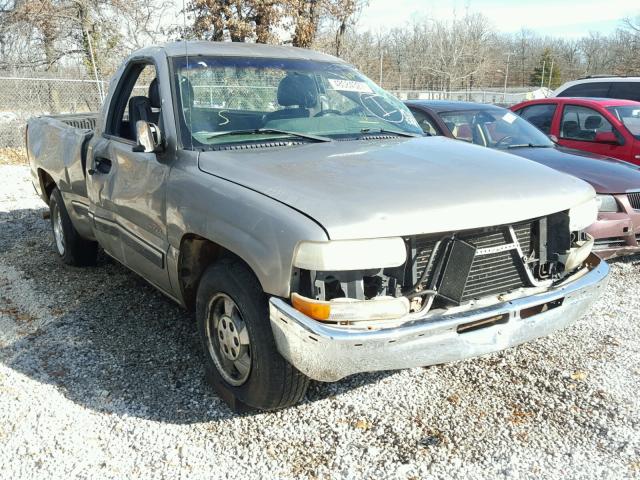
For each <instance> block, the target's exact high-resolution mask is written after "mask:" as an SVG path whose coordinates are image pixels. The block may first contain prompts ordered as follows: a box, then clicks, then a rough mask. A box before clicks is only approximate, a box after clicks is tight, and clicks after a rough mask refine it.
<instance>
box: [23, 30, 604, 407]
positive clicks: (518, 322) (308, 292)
mask: <svg viewBox="0 0 640 480" xmlns="http://www.w3.org/2000/svg"><path fill="white" fill-rule="evenodd" d="M27 147H28V154H29V159H30V163H31V169H32V175H33V182H34V185H35V187H36V190H37V191H38V193H39V195H40V196H41V197H42V199H43V200H44V201H45V202H47V204H48V205H49V207H50V211H51V212H50V213H51V223H52V229H53V236H54V239H55V249H56V250H57V253H58V255H59V256H60V258H61V259H62V260H63V261H64V262H65V263H67V264H70V265H76V266H80V265H90V264H92V263H94V262H95V259H96V252H97V248H98V245H100V246H101V247H102V248H103V249H104V251H105V252H106V253H107V254H108V255H110V256H111V257H113V258H114V259H116V260H118V261H119V262H121V263H122V264H123V265H125V266H127V267H128V268H130V269H131V270H133V271H134V272H136V273H138V274H139V275H141V276H142V277H144V278H145V279H146V280H147V281H149V282H150V283H151V284H153V285H154V286H155V287H157V288H158V289H159V290H161V291H162V292H164V293H165V294H166V295H168V296H169V297H171V298H172V299H173V300H175V301H176V302H178V303H180V304H181V305H183V306H185V307H187V308H189V309H193V310H195V312H196V318H197V322H198V328H199V332H200V335H201V338H202V344H203V348H204V351H205V352H206V355H205V358H206V372H207V377H208V379H209V380H210V382H211V383H212V384H213V386H214V387H215V388H216V390H217V391H218V392H219V394H220V395H221V396H222V397H223V398H224V399H225V400H226V401H227V402H228V403H229V404H230V405H231V406H233V407H235V408H243V407H244V406H249V407H253V408H260V409H275V408H281V407H286V406H289V405H292V404H295V403H297V402H299V401H300V400H301V399H302V398H303V396H304V394H305V390H306V388H307V385H308V383H309V379H315V380H319V381H329V382H330V381H336V380H339V379H341V378H343V377H345V376H347V375H351V374H354V373H358V372H367V371H375V370H388V369H401V368H409V367H415V366H426V365H433V364H439V363H443V362H451V361H455V360H460V359H464V358H467V357H472V356H476V355H482V354H486V353H489V352H494V351H497V350H500V349H504V348H506V347H510V346H513V345H517V344H520V343H522V342H526V341H528V340H531V339H534V338H537V337H540V336H543V335H547V334H549V333H551V332H553V331H555V330H558V329H560V328H563V327H566V326H567V325H569V324H571V323H572V322H574V321H575V320H576V319H578V318H579V317H580V316H581V315H582V314H583V313H584V312H585V311H586V310H587V308H588V307H589V306H590V305H591V303H592V302H593V301H594V300H595V299H596V298H597V297H598V294H599V293H600V291H601V290H602V289H603V287H604V285H605V283H606V277H607V273H608V267H607V265H606V263H605V262H603V261H601V260H600V259H599V258H598V257H596V256H595V255H593V254H592V253H591V248H592V245H593V239H592V238H590V237H589V236H588V235H586V234H585V233H584V229H585V228H586V227H588V226H589V225H590V224H591V223H593V222H594V220H595V219H596V210H597V209H596V203H595V198H594V197H595V193H594V191H593V189H592V188H591V187H590V186H589V185H587V184H586V183H584V182H582V181H581V180H578V179H576V178H573V177H570V176H568V175H565V174H562V173H559V172H556V171H553V170H551V169H549V168H547V167H545V166H542V165H539V164H536V163H533V162H529V161H517V162H516V161H513V160H512V159H511V157H510V156H509V155H508V154H506V153H501V152H497V151H493V150H489V149H485V148H481V147H478V146H474V145H468V144H465V143H463V142H456V141H453V140H449V139H446V138H442V137H425V136H423V134H422V131H421V129H420V128H419V126H418V125H417V123H416V121H415V119H414V118H413V117H412V115H411V114H410V113H409V111H408V110H407V108H406V107H405V106H404V105H403V104H402V103H401V102H399V101H398V100H396V99H395V98H394V97H392V96H391V95H390V94H388V93H386V92H385V91H384V90H382V89H380V88H379V87H378V86H376V85H375V84H374V83H373V82H371V81H370V80H369V79H367V78H366V77H364V76H363V75H362V74H360V73H359V72H358V71H357V70H355V69H354V68H353V67H352V66H350V65H348V64H346V63H344V62H343V61H341V60H339V59H337V58H334V57H331V56H328V55H323V54H319V53H314V52H311V51H308V50H301V49H295V48H288V47H276V46H267V45H251V44H237V43H206V42H204V43H198V42H189V43H184V42H178V43H174V44H167V45H164V46H158V47H149V48H145V49H143V50H140V51H138V52H136V53H134V54H133V55H132V56H131V57H130V58H129V59H128V60H127V61H126V62H125V63H124V65H123V66H122V67H121V68H120V69H119V71H118V72H117V74H116V75H115V77H114V79H113V80H112V82H111V85H110V89H109V94H108V96H107V98H106V101H105V104H104V106H103V107H102V110H101V112H100V113H99V114H97V115H96V114H78V115H66V116H48V117H41V118H36V119H32V120H31V121H29V123H28V128H27ZM158 314H159V315H161V314H162V312H158Z"/></svg>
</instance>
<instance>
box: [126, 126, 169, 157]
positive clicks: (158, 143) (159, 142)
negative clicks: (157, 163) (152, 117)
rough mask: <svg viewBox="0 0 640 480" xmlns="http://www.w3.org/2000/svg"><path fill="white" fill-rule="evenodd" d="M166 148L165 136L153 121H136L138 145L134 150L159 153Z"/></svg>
mask: <svg viewBox="0 0 640 480" xmlns="http://www.w3.org/2000/svg"><path fill="white" fill-rule="evenodd" d="M163 149H164V138H163V137H162V132H161V131H160V128H159V127H158V126H157V125H156V124H155V123H151V122H145V121H144V120H138V121H137V122H136V146H135V147H133V151H134V152H141V153H158V152H161V151H162V150H163Z"/></svg>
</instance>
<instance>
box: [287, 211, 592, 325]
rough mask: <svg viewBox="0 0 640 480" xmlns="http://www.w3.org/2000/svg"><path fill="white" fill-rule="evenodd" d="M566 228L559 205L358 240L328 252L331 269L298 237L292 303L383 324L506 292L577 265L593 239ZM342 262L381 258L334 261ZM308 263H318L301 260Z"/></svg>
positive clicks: (333, 317)
mask: <svg viewBox="0 0 640 480" xmlns="http://www.w3.org/2000/svg"><path fill="white" fill-rule="evenodd" d="M573 223H575V222H573ZM578 226H580V225H578ZM574 228H575V225H572V221H571V216H570V212H569V211H565V212H559V213H556V214H553V215H549V216H545V217H541V218H536V219H533V220H528V221H525V222H519V223H516V224H511V225H501V226H497V227H488V228H481V229H474V230H468V231H461V232H448V233H439V234H426V235H413V236H407V237H404V238H402V239H399V238H398V239H383V240H384V242H386V244H385V245H381V244H379V243H378V242H379V240H373V241H371V243H369V244H367V241H359V242H361V243H360V245H355V246H354V245H350V247H349V248H350V249H351V250H350V251H349V248H345V249H344V250H345V251H344V252H340V253H339V254H338V255H337V256H340V255H342V256H344V259H343V260H342V261H341V260H338V259H337V258H335V259H331V261H333V262H334V263H333V264H332V267H333V268H331V269H328V268H324V267H325V266H326V265H325V264H322V265H320V264H319V262H316V263H315V264H314V263H313V262H311V261H310V257H313V255H312V254H309V253H308V252H307V250H308V247H306V246H305V245H304V244H303V245H302V247H301V249H302V250H303V253H302V255H300V256H299V257H302V258H303V261H301V262H298V263H297V265H298V267H296V268H295V270H294V274H293V285H292V287H293V288H292V291H293V294H292V298H291V301H292V305H293V306H294V308H296V309H298V310H299V311H301V312H303V313H305V314H306V315H308V316H310V317H311V318H314V319H316V320H319V321H323V322H329V323H333V324H336V325H343V326H352V327H354V326H358V325H359V326H362V327H363V328H375V327H376V325H381V324H380V323H376V322H377V321H381V320H384V321H386V323H385V324H388V321H390V320H394V319H395V320H403V319H406V317H407V315H409V314H416V313H420V314H426V313H427V312H429V311H436V310H446V309H449V308H452V307H458V306H461V305H473V304H474V303H477V302H479V301H482V300H484V303H486V301H487V298H493V299H494V301H496V302H498V301H502V300H504V299H505V298H514V296H518V295H524V294H526V293H527V291H528V290H531V289H535V290H540V289H545V288H548V287H551V286H552V285H554V284H556V283H559V282H562V281H563V279H565V278H566V277H567V276H569V275H570V274H571V273H572V272H574V271H576V270H577V269H579V268H580V267H581V266H582V264H583V263H584V261H585V260H586V258H587V257H588V256H589V254H590V252H591V248H592V246H593V239H592V238H591V237H590V236H589V235H587V234H586V233H584V232H583V231H582V230H576V229H574ZM400 241H401V242H402V243H401V245H400ZM333 243H334V244H336V243H341V242H333ZM369 245H373V247H371V248H372V250H373V251H374V252H373V253H374V255H371V256H370V253H371V252H370V251H369V250H368V247H369ZM358 248H360V249H362V250H359V251H358ZM316 250H318V251H316V252H315V256H316V257H319V256H322V253H320V252H319V247H318V246H317V245H316ZM336 250H337V249H336ZM332 253H333V254H335V253H336V252H335V251H334V252H332ZM369 256H370V260H369V262H370V264H369V265H367V260H366V259H365V258H366V257H369ZM359 257H362V258H359ZM348 262H350V263H351V264H352V265H355V266H359V267H363V266H369V267H371V265H373V264H374V262H378V263H381V264H383V265H385V266H382V267H378V268H357V269H355V268H354V269H345V268H342V269H337V268H335V267H337V266H339V265H340V264H342V265H345V264H347V263H348ZM300 265H302V266H303V267H307V268H301V267H300ZM314 265H315V266H318V265H320V269H315V268H309V267H310V266H314Z"/></svg>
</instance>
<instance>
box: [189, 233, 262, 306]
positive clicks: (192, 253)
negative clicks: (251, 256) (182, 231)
mask: <svg viewBox="0 0 640 480" xmlns="http://www.w3.org/2000/svg"><path fill="white" fill-rule="evenodd" d="M222 258H234V259H237V260H239V261H241V262H242V263H244V264H245V265H247V263H246V262H245V261H244V260H242V259H241V258H240V257H238V256H237V255H236V254H235V253H233V252H231V251H230V250H227V249H226V248H224V247H223V246H221V245H218V244H217V243H215V242H212V241H211V240H208V239H206V238H204V237H201V236H199V235H195V234H187V235H185V236H184V237H182V241H181V242H180V256H179V258H178V275H179V278H180V290H181V291H182V296H183V298H184V303H185V305H186V307H187V308H188V309H189V310H195V307H196V295H197V293H198V285H199V283H200V278H201V277H202V274H203V273H204V271H205V270H206V269H207V268H208V267H209V266H210V265H211V264H213V263H215V262H217V261H218V260H220V259H222ZM247 267H248V268H249V270H251V271H253V270H252V269H251V267H249V266H248V265H247Z"/></svg>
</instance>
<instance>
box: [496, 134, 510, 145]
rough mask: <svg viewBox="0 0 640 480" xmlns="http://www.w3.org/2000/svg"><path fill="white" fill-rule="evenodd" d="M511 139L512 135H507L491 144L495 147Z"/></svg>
mask: <svg viewBox="0 0 640 480" xmlns="http://www.w3.org/2000/svg"><path fill="white" fill-rule="evenodd" d="M512 139H513V135H507V136H506V137H502V138H501V139H500V140H498V141H497V142H496V143H495V145H494V146H493V148H497V147H499V146H500V145H502V144H503V143H505V142H506V141H507V140H512Z"/></svg>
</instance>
